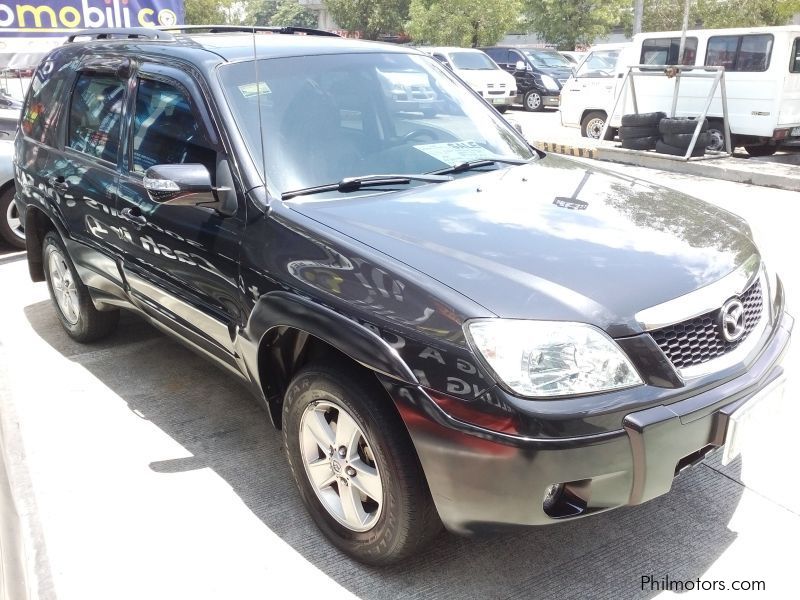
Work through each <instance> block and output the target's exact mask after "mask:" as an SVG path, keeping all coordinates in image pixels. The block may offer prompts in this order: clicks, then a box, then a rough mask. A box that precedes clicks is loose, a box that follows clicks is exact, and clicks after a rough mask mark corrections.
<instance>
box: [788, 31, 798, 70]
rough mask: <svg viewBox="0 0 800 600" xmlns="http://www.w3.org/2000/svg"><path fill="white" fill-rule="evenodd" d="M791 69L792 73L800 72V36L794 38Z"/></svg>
mask: <svg viewBox="0 0 800 600" xmlns="http://www.w3.org/2000/svg"><path fill="white" fill-rule="evenodd" d="M789 71H791V72H792V73H800V38H795V40H794V45H793V46H792V56H791V62H790V63H789Z"/></svg>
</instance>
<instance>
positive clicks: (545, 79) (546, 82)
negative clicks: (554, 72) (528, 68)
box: [541, 75, 559, 92]
mask: <svg viewBox="0 0 800 600" xmlns="http://www.w3.org/2000/svg"><path fill="white" fill-rule="evenodd" d="M541 77H542V85H543V86H544V87H546V88H547V89H548V90H553V91H554V92H557V91H558V90H559V87H558V82H557V81H556V80H555V79H553V78H552V77H550V75H542V76H541Z"/></svg>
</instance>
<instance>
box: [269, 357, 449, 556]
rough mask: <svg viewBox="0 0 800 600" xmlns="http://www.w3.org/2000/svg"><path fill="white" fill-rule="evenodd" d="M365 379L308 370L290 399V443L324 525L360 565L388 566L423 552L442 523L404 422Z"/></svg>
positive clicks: (306, 494) (286, 429)
mask: <svg viewBox="0 0 800 600" xmlns="http://www.w3.org/2000/svg"><path fill="white" fill-rule="evenodd" d="M365 377H366V376H362V375H359V374H357V373H355V372H353V373H351V372H349V371H348V370H346V369H333V368H330V367H327V366H324V365H319V366H309V367H306V368H304V369H303V370H302V371H300V372H299V373H298V374H297V375H296V376H295V377H294V379H293V380H292V382H291V383H290V384H289V389H288V391H287V392H286V397H285V399H284V404H283V439H284V444H285V446H286V451H287V455H288V458H289V465H290V466H291V469H292V474H293V476H294V479H295V482H296V483H297V487H298V489H299V491H300V495H301V497H302V499H303V502H304V503H305V504H306V507H307V508H308V510H309V512H310V513H311V516H312V518H313V519H314V521H315V522H316V524H317V526H318V527H319V528H320V529H321V530H322V532H323V533H324V534H325V535H326V536H327V537H328V538H329V539H330V540H331V541H332V542H333V543H334V544H335V545H336V546H338V547H339V548H340V549H341V550H343V551H344V552H345V553H347V554H349V555H350V556H352V557H353V558H355V559H357V560H360V561H362V562H365V563H369V564H373V565H382V564H389V563H392V562H396V561H398V560H401V559H403V558H405V557H407V556H409V555H411V554H413V553H414V552H415V551H417V550H418V549H420V548H421V547H423V546H424V545H425V544H427V543H428V542H429V541H430V540H431V539H432V538H433V536H434V535H436V533H438V531H439V529H440V528H441V523H440V521H439V517H438V514H437V513H436V509H435V508H434V506H433V500H432V499H431V496H430V492H429V491H428V487H427V484H426V482H425V477H424V474H423V472H422V468H421V467H420V464H419V461H418V459H417V456H416V453H415V452H414V448H413V446H412V444H411V441H410V439H409V438H408V434H407V432H406V431H405V428H404V425H403V423H402V421H401V420H400V417H399V416H398V415H397V413H396V412H395V411H394V408H393V406H391V405H389V404H387V403H390V402H391V400H390V399H389V398H387V397H386V394H385V393H384V392H383V390H382V389H381V388H380V387H379V386H378V385H377V384H375V385H370V383H371V382H369V381H364V379H365Z"/></svg>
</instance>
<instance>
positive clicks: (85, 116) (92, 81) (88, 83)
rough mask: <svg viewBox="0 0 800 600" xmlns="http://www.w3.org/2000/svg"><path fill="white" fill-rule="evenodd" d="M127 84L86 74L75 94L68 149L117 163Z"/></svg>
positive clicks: (106, 76) (110, 77)
mask: <svg viewBox="0 0 800 600" xmlns="http://www.w3.org/2000/svg"><path fill="white" fill-rule="evenodd" d="M124 98H125V87H124V86H123V82H122V81H121V80H120V79H119V78H117V77H114V76H113V75H104V74H99V73H83V74H81V75H79V76H78V81H77V82H76V83H75V90H74V91H73V93H72V104H71V106H70V113H69V131H68V138H67V139H68V142H67V145H68V146H69V147H70V148H74V149H75V150H79V151H80V152H83V153H85V154H88V155H89V156H93V157H95V158H100V159H102V160H107V161H109V162H113V163H116V162H117V152H118V150H119V136H120V126H121V124H122V106H123V100H124Z"/></svg>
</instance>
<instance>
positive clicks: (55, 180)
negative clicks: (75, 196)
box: [47, 175, 69, 192]
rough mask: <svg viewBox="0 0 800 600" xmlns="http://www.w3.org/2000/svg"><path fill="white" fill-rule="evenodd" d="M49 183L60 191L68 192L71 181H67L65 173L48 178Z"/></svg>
mask: <svg viewBox="0 0 800 600" xmlns="http://www.w3.org/2000/svg"><path fill="white" fill-rule="evenodd" d="M47 183H49V184H50V186H51V187H53V188H54V189H56V190H57V191H59V192H66V191H67V190H68V189H69V183H67V180H66V179H64V176H63V175H59V176H58V177H51V178H50V179H48V180H47Z"/></svg>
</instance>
